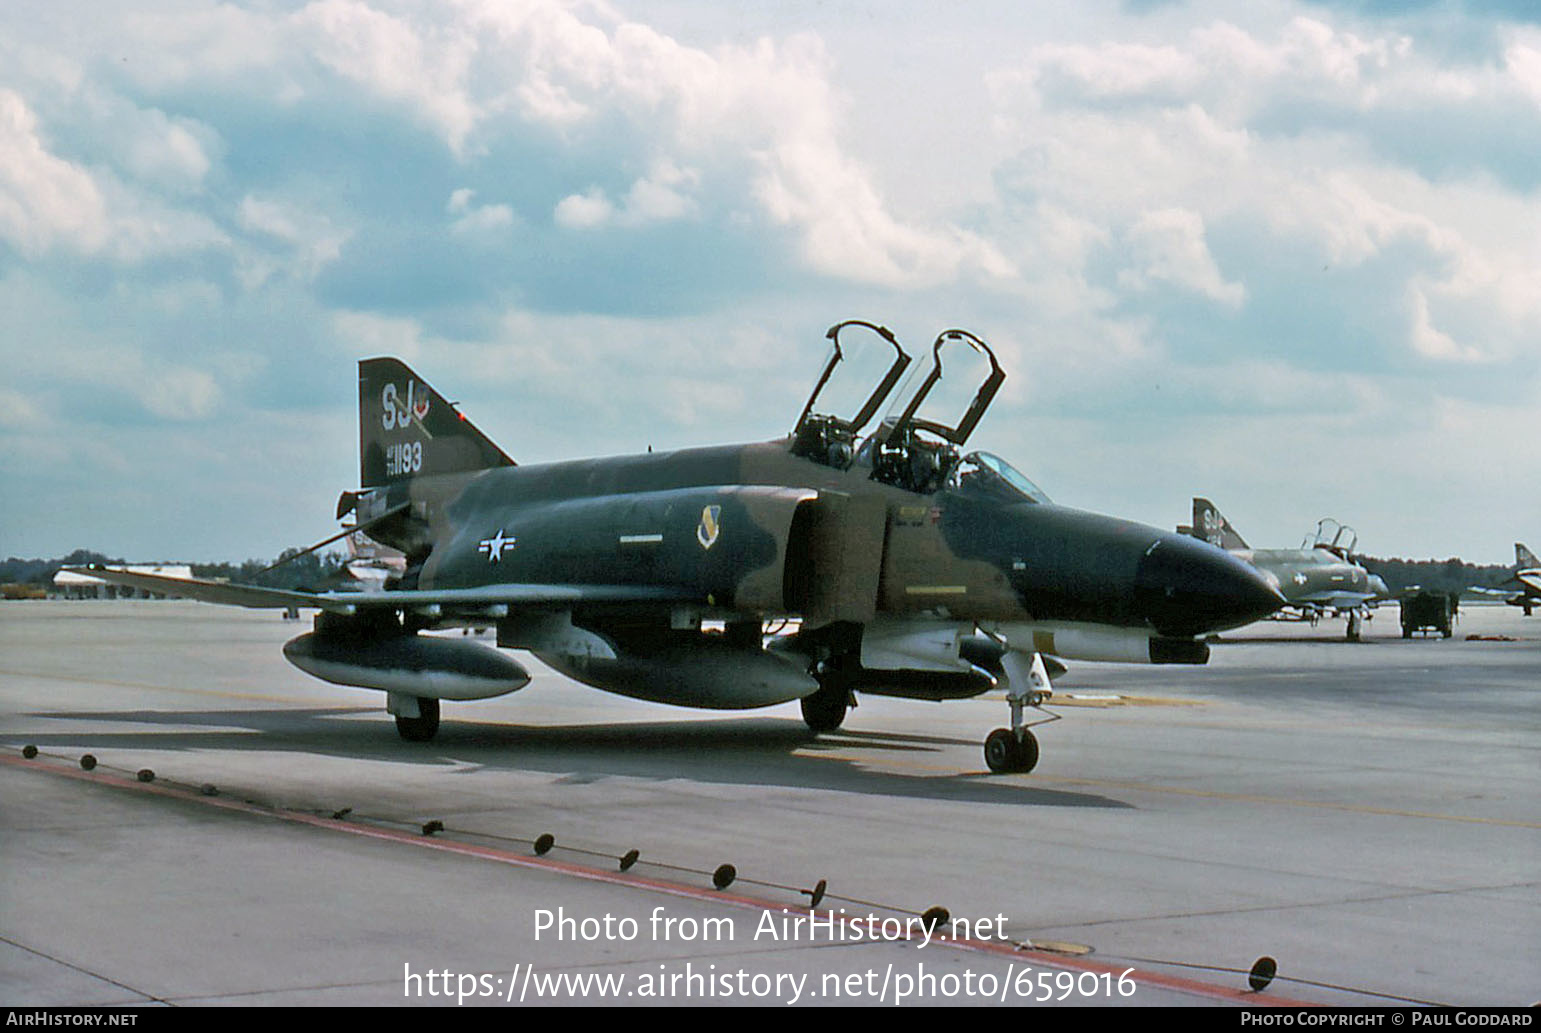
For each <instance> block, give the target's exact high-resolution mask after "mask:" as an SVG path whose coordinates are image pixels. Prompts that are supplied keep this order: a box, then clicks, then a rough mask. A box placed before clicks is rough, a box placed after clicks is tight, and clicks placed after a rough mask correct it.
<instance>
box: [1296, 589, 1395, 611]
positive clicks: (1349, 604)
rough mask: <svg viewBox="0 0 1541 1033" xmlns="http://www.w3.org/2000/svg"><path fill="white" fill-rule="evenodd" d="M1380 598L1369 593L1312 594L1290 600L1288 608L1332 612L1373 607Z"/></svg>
mask: <svg viewBox="0 0 1541 1033" xmlns="http://www.w3.org/2000/svg"><path fill="white" fill-rule="evenodd" d="M1379 601H1380V598H1379V597H1378V596H1376V595H1374V594H1373V593H1370V592H1312V593H1310V594H1309V595H1297V596H1295V597H1294V598H1292V599H1290V601H1289V605H1290V606H1317V607H1327V608H1330V609H1334V610H1352V609H1355V608H1356V607H1360V606H1374V605H1375V604H1376V603H1378V602H1379Z"/></svg>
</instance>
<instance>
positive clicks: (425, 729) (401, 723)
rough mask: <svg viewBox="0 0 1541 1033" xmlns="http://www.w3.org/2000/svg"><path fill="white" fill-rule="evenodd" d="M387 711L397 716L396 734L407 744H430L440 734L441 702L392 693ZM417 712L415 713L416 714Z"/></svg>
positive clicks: (428, 698)
mask: <svg viewBox="0 0 1541 1033" xmlns="http://www.w3.org/2000/svg"><path fill="white" fill-rule="evenodd" d="M387 709H389V710H390V712H391V713H392V714H394V715H396V732H397V734H398V735H400V736H401V737H402V738H403V739H405V740H406V741H407V742H428V741H429V740H431V739H432V738H433V737H434V736H435V735H438V734H439V701H438V700H437V699H432V698H430V697H427V696H398V695H397V694H396V693H394V692H393V693H391V694H390V697H389V702H388V704H387ZM414 712H415V713H414Z"/></svg>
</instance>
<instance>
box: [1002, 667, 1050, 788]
mask: <svg viewBox="0 0 1541 1033" xmlns="http://www.w3.org/2000/svg"><path fill="white" fill-rule="evenodd" d="M1001 668H1002V673H1004V674H1005V676H1006V678H1005V681H1006V704H1007V705H1008V706H1009V707H1011V727H1010V728H997V729H996V730H995V731H993V732H991V733H990V734H989V735H988V736H986V737H985V765H986V766H987V767H989V769H990V770H991V771H993V772H995V773H996V774H998V775H1005V774H1018V775H1021V774H1026V773H1027V772H1029V771H1031V770H1033V768H1035V767H1037V766H1038V737H1037V736H1035V735H1034V734H1033V733H1032V731H1031V730H1030V726H1029V725H1028V723H1027V722H1026V721H1025V720H1023V717H1024V715H1025V713H1026V711H1027V708H1028V707H1032V708H1033V709H1034V710H1042V709H1043V703H1044V701H1045V700H1047V699H1048V698H1049V697H1050V696H1052V695H1053V694H1054V690H1053V689H1051V688H1050V687H1049V674H1048V671H1047V669H1045V667H1044V664H1043V657H1042V655H1040V654H1038V653H1034V654H1033V655H1032V660H1031V661H1028V660H1026V659H1024V658H1023V656H1022V654H1021V653H1016V652H1009V651H1008V652H1007V653H1006V654H1005V656H1003V657H1002V658H1001ZM1044 712H1045V713H1048V712H1047V711H1044ZM1058 720H1059V715H1058V714H1049V716H1047V717H1045V718H1042V719H1040V720H1038V721H1034V722H1032V723H1033V724H1035V725H1039V724H1045V723H1047V722H1049V721H1058Z"/></svg>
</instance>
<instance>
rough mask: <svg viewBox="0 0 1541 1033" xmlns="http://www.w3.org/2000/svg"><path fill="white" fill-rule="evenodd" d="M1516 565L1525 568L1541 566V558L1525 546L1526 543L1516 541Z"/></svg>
mask: <svg viewBox="0 0 1541 1033" xmlns="http://www.w3.org/2000/svg"><path fill="white" fill-rule="evenodd" d="M1514 565H1515V566H1516V567H1519V568H1521V569H1523V570H1530V569H1531V568H1534V567H1541V560H1538V559H1536V554H1535V553H1533V552H1531V551H1530V550H1529V549H1527V548H1525V543H1523V542H1515V543H1514Z"/></svg>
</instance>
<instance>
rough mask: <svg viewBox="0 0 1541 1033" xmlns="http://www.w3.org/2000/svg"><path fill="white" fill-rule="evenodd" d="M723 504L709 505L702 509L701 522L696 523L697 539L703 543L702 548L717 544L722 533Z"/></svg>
mask: <svg viewBox="0 0 1541 1033" xmlns="http://www.w3.org/2000/svg"><path fill="white" fill-rule="evenodd" d="M721 518H722V507H721V506H707V507H706V508H705V509H703V510H701V522H700V523H699V524H697V525H696V541H698V542H700V543H701V548H703V549H710V548H711V547H712V546H713V545H716V544H717V536H718V535H719V534H720V533H722V524H721V523H720V522H719V521H720V520H721Z"/></svg>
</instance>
